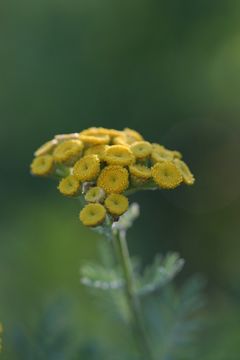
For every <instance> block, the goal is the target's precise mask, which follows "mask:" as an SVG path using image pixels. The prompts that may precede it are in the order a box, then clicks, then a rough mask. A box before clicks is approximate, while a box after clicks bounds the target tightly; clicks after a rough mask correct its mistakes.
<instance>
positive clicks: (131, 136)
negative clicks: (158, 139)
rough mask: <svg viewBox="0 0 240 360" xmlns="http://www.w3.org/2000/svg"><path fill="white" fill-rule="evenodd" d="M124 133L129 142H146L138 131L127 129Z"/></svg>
mask: <svg viewBox="0 0 240 360" xmlns="http://www.w3.org/2000/svg"><path fill="white" fill-rule="evenodd" d="M123 131H124V133H125V134H126V135H127V136H128V138H129V140H130V139H132V142H134V141H142V140H144V139H143V137H142V135H141V134H139V132H137V131H136V130H133V129H129V128H125V129H124V130H123Z"/></svg>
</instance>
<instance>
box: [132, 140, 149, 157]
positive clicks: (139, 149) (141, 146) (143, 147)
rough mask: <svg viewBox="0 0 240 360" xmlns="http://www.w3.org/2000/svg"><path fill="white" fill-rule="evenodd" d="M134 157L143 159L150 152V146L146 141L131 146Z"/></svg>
mask: <svg viewBox="0 0 240 360" xmlns="http://www.w3.org/2000/svg"><path fill="white" fill-rule="evenodd" d="M130 149H131V150H132V152H133V154H134V156H135V157H136V158H137V159H144V158H146V157H147V156H149V155H150V154H151V152H152V145H151V144H150V143H149V142H148V141H136V142H134V143H133V144H132V145H131V146H130Z"/></svg>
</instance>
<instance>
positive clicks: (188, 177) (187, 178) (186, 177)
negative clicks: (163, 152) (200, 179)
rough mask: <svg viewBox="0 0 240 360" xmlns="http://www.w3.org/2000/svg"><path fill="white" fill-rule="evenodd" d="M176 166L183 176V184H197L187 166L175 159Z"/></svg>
mask: <svg viewBox="0 0 240 360" xmlns="http://www.w3.org/2000/svg"><path fill="white" fill-rule="evenodd" d="M174 164H175V165H176V166H177V168H178V169H179V171H180V173H181V174H182V177H183V182H184V183H185V184H187V185H193V184H194V182H195V178H194V175H193V174H192V173H191V171H190V169H189V167H188V166H187V164H186V163H185V162H184V161H182V160H179V159H175V160H174Z"/></svg>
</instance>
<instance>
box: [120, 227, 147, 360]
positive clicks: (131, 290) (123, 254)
mask: <svg viewBox="0 0 240 360" xmlns="http://www.w3.org/2000/svg"><path fill="white" fill-rule="evenodd" d="M113 246H114V250H115V253H116V256H117V258H118V261H119V263H120V265H121V267H122V270H123V274H124V277H125V282H126V285H125V292H126V297H127V301H128V306H129V312H130V315H131V326H132V331H133V334H134V335H135V338H136V341H137V344H138V346H139V349H140V351H141V353H142V357H143V358H144V360H153V355H152V351H151V347H150V345H149V342H148V338H147V334H146V330H145V327H144V321H143V318H142V310H141V304H140V301H139V298H138V296H137V294H136V292H135V285H134V275H133V269H132V263H131V259H130V256H129V251H128V246H127V240H126V231H125V230H117V231H116V233H115V234H114V236H113Z"/></svg>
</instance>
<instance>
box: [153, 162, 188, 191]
mask: <svg viewBox="0 0 240 360" xmlns="http://www.w3.org/2000/svg"><path fill="white" fill-rule="evenodd" d="M152 177H153V180H154V181H155V182H156V184H158V185H159V186H160V188H162V189H174V188H175V187H177V186H178V185H180V184H181V182H182V180H183V179H182V175H181V173H180V171H179V170H178V168H177V167H176V165H175V164H173V163H172V162H170V161H163V162H161V163H156V164H155V165H154V166H153V167H152Z"/></svg>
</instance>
